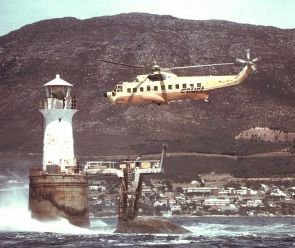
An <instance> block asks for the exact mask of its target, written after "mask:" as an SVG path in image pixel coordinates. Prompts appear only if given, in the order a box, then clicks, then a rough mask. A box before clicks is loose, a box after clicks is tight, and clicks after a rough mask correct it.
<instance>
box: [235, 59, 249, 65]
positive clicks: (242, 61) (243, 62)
mask: <svg viewBox="0 0 295 248" xmlns="http://www.w3.org/2000/svg"><path fill="white" fill-rule="evenodd" d="M236 61H237V62H239V63H242V64H246V63H247V61H246V60H244V59H238V58H236Z"/></svg>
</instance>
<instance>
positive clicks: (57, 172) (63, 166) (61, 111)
mask: <svg viewBox="0 0 295 248" xmlns="http://www.w3.org/2000/svg"><path fill="white" fill-rule="evenodd" d="M43 87H44V89H45V95H44V97H43V98H42V99H41V104H40V108H39V111H40V112H41V113H42V115H43V117H44V138H43V162H42V166H40V167H37V168H36V167H32V168H31V169H30V190H29V209H30V210H31V215H32V218H35V219H38V220H41V221H43V220H44V221H52V220H57V219H59V218H65V219H67V220H68V221H69V222H70V223H71V224H73V225H76V226H81V227H89V226H90V221H89V207H88V181H87V176H86V175H85V174H83V173H82V172H81V171H79V168H77V163H76V159H75V155H74V139H73V126H72V119H73V116H74V114H75V113H76V112H77V105H76V99H75V98H74V97H72V96H71V90H72V88H73V85H72V84H70V83H68V82H66V81H65V80H63V79H61V78H60V76H59V75H56V77H55V78H54V79H53V80H51V81H49V82H48V83H46V84H44V86H43Z"/></svg>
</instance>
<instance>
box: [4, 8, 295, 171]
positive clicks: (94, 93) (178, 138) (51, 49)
mask: <svg viewBox="0 0 295 248" xmlns="http://www.w3.org/2000/svg"><path fill="white" fill-rule="evenodd" d="M294 41H295V30H294V29H290V30H283V29H278V28H275V27H266V26H255V25H248V24H238V23H233V22H227V21H217V20H210V21H193V20H183V19H178V18H175V17H172V16H160V15H151V14H144V13H129V14H120V15H115V16H105V17H96V18H91V19H87V20H78V19H75V18H61V19H51V20H45V21H40V22H37V23H33V24H30V25H27V26H24V27H22V28H21V29H19V30H16V31H13V32H11V33H9V34H7V35H5V36H2V37H0V120H1V122H0V137H1V139H0V153H1V154H2V155H3V156H6V159H7V154H15V153H18V154H28V153H38V154H41V153H42V140H43V130H42V117H41V115H40V114H39V112H38V107H39V101H40V99H41V98H42V97H44V92H43V89H42V86H43V85H44V84H45V83H46V82H48V81H50V80H52V79H53V78H54V77H55V75H56V74H60V75H61V78H63V79H64V80H66V81H67V82H69V83H71V84H73V85H74V88H73V92H72V93H73V94H74V95H76V96H77V99H78V109H79V111H78V113H77V114H76V115H75V117H74V138H75V152H76V154H77V156H78V157H80V158H83V157H85V156H94V155H95V156H104V155H119V154H122V155H128V154H131V155H132V154H134V155H135V154H139V153H140V154H149V153H157V152H160V150H161V144H162V143H167V144H168V151H169V152H175V153H177V152H198V153H208V154H227V155H242V156H244V155H249V154H254V153H255V154H256V153H266V152H273V151H282V150H284V151H287V152H289V154H290V157H289V160H288V161H287V162H286V163H284V165H285V166H286V167H288V168H291V169H289V170H288V173H295V172H293V170H295V168H294V169H293V167H294V166H292V167H290V163H291V164H293V165H294V157H293V155H292V153H293V152H294V144H295V141H294V140H292V139H291V140H290V139H288V142H284V141H283V142H282V141H281V140H278V141H273V142H269V141H263V139H254V140H253V139H251V140H247V139H237V138H235V137H238V136H239V135H240V134H241V133H242V132H245V131H246V130H250V129H251V128H255V127H263V128H267V129H270V130H280V132H282V133H284V134H286V135H288V134H291V135H293V134H294V132H295V111H294V106H295V70H294V67H295V45H294ZM246 48H250V49H251V56H252V57H256V56H260V57H261V58H262V60H261V62H260V63H259V65H258V71H257V73H255V74H252V75H251V76H250V77H249V78H248V79H247V80H246V81H245V82H244V83H243V84H242V85H240V86H237V87H231V88H226V89H219V90H216V91H214V92H213V93H212V94H211V95H210V97H211V100H212V102H211V103H210V104H207V103H205V102H202V101H188V102H186V101H185V102H181V103H171V104H169V105H162V106H157V105H143V106H113V105H111V104H110V103H109V102H108V101H107V99H106V98H104V97H103V93H104V92H106V91H108V90H110V89H112V88H113V87H114V86H115V85H116V83H118V82H121V81H131V80H133V78H134V77H135V76H136V75H138V74H145V73H147V72H146V71H142V70H137V69H133V68H122V67H121V66H116V65H111V64H106V63H103V62H100V61H98V59H107V60H111V61H116V62H121V63H128V64H135V65H144V66H151V65H153V63H154V61H157V63H158V64H159V65H160V66H162V67H172V66H185V65H194V64H203V63H206V64H207V63H222V62H232V61H234V59H235V58H237V57H238V58H245V49H246ZM241 69H242V66H241V65H237V66H228V67H218V68H217V67H216V68H213V67H211V68H206V69H205V68H202V69H193V70H192V69H190V70H180V71H177V74H178V75H195V74H197V75H213V74H214V75H226V74H236V73H238V72H239V71H240V70H241ZM292 137H293V136H292ZM5 154H6V155H5ZM12 159H13V157H12ZM182 159H184V160H181V161H186V158H185V157H183V158H182ZM2 161H3V160H2ZM181 161H178V162H177V163H180V164H181V163H182V162H181ZM187 161H188V160H187ZM189 161H190V162H188V163H189V164H190V166H194V162H193V161H191V160H190V159H189ZM258 161H260V160H258ZM267 161H268V162H261V161H260V162H261V163H262V164H264V165H265V166H266V168H267V164H268V163H271V162H270V161H269V160H267ZM216 162H217V164H216V166H217V167H218V166H219V164H218V163H221V164H223V163H224V162H218V161H216ZM260 162H257V163H258V164H259V163H260ZM40 163H41V160H40ZM171 163H173V162H171ZM175 163H176V162H175ZM202 163H205V164H206V163H207V162H202ZM1 165H2V166H8V164H7V162H6V164H5V165H3V162H2V164H0V166H1ZM19 166H21V165H19ZM279 166H283V165H281V164H280V165H279Z"/></svg>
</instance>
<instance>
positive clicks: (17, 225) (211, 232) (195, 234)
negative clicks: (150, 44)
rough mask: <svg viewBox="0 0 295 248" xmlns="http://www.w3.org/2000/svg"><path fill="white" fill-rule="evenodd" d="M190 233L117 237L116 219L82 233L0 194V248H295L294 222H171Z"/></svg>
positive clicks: (94, 222)
mask: <svg viewBox="0 0 295 248" xmlns="http://www.w3.org/2000/svg"><path fill="white" fill-rule="evenodd" d="M170 221H172V222H174V223H177V224H179V225H181V226H183V227H185V228H187V229H188V230H189V231H191V233H190V234H180V235H170V234H157V235H154V234H151V235H146V234H114V233H113V232H114V230H115V229H116V224H117V223H116V218H115V217H114V218H100V219H98V218H95V219H91V228H90V229H85V228H79V227H76V226H73V225H71V224H69V222H68V221H67V220H65V219H60V220H57V221H53V222H39V221H37V220H34V219H31V213H30V212H29V211H28V196H27V193H25V194H24V193H23V192H19V191H11V192H9V194H3V193H1V194H0V247H17V248H24V247H26V248H28V247H36V248H37V247H40V248H41V247H67V248H71V247H77V248H79V247H104V248H108V247H179V248H182V247H208V248H211V247H275V248H281V247H295V217H173V218H170Z"/></svg>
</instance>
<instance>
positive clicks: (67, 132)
mask: <svg viewBox="0 0 295 248" xmlns="http://www.w3.org/2000/svg"><path fill="white" fill-rule="evenodd" d="M44 87H45V92H46V98H45V99H43V100H42V103H41V108H40V112H41V113H42V115H43V117H44V120H45V130H44V140H43V171H50V170H52V168H55V169H56V168H57V170H58V171H60V172H62V173H67V174H70V173H74V171H75V169H76V168H77V167H76V159H75V156H74V140H73V128H72V118H73V116H74V114H75V113H76V112H77V109H76V99H75V98H73V97H71V89H72V87H73V85H72V84H70V83H68V82H66V81H64V80H62V79H61V78H60V76H59V75H58V74H57V75H56V78H55V79H53V80H52V81H50V82H48V83H46V84H44Z"/></svg>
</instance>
